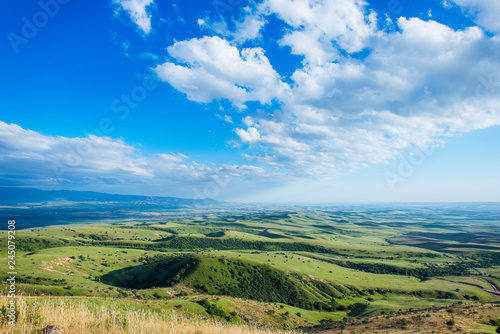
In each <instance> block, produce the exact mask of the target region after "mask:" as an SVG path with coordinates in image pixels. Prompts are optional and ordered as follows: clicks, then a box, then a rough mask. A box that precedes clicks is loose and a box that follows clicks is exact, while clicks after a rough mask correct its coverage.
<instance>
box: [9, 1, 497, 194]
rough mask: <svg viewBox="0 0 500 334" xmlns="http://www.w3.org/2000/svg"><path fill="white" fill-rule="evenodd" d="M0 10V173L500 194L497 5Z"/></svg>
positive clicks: (51, 179)
mask: <svg viewBox="0 0 500 334" xmlns="http://www.w3.org/2000/svg"><path fill="white" fill-rule="evenodd" d="M0 6H2V7H3V8H2V13H4V15H3V18H2V20H1V21H0V29H1V33H2V36H4V37H3V38H1V39H0V73H1V74H2V79H3V80H1V81H0V92H1V99H0V184H3V185H11V186H31V187H37V188H43V189H73V190H95V191H104V192H113V193H127V194H146V195H148V194H149V195H165V196H181V197H212V198H216V199H218V200H234V201H267V202H274V201H280V202H352V201H363V202H372V201H499V200H500V192H499V191H498V190H497V189H499V187H500V177H499V176H498V173H497V171H496V170H497V169H498V166H499V165H500V154H499V153H500V152H499V148H498V142H499V139H500V128H499V126H498V125H499V124H500V107H499V106H500V94H499V90H500V76H499V75H498V73H500V38H499V33H500V23H499V22H498V20H497V18H498V15H500V3H496V2H492V1H488V0H445V1H442V0H429V1H416V0H413V1H402V0H401V1H397V0H386V1H361V0H344V1H333V0H332V1H321V0H295V1H292V0H262V1H243V0H241V1H238V0H231V1H228V0H217V1H194V0H193V1H160V0H114V1H94V2H82V1H71V0H70V1H68V0H59V1H57V0H47V1H44V0H41V1H23V2H15V3H2V4H1V5H0Z"/></svg>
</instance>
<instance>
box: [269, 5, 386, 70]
mask: <svg viewBox="0 0 500 334" xmlns="http://www.w3.org/2000/svg"><path fill="white" fill-rule="evenodd" d="M365 6H366V3H365V1H362V0H348V1H345V0H344V1H339V0H332V1H317V0H265V1H264V2H263V3H262V5H261V6H260V10H261V11H262V12H264V13H266V14H267V15H273V14H275V15H277V16H278V17H279V18H280V19H282V20H283V21H284V22H286V23H287V24H288V25H290V26H291V27H292V28H293V29H292V31H290V32H289V33H287V34H286V35H285V36H284V37H283V39H282V40H281V41H280V43H281V45H286V46H289V47H290V48H291V49H292V53H293V54H297V55H303V56H305V60H306V61H308V62H310V63H323V62H326V61H333V60H335V59H337V58H338V57H339V51H338V50H337V48H336V47H338V48H340V49H342V50H345V51H346V52H348V53H354V52H358V51H361V50H363V49H364V48H365V47H366V42H367V40H368V38H369V37H370V36H371V35H372V34H373V33H374V30H375V28H376V16H375V13H371V12H370V13H365Z"/></svg>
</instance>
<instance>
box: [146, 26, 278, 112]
mask: <svg viewBox="0 0 500 334" xmlns="http://www.w3.org/2000/svg"><path fill="white" fill-rule="evenodd" d="M167 50H168V53H169V54H170V56H172V57H173V58H174V59H175V60H177V62H178V63H180V64H181V65H177V64H175V63H173V62H166V63H164V64H161V65H158V66H157V67H156V68H155V71H156V73H157V74H158V76H159V77H160V79H162V80H164V81H167V82H168V83H170V84H171V85H172V86H174V87H175V88H176V89H177V90H179V91H181V92H183V93H185V94H187V96H188V98H189V99H190V100H193V101H197V102H211V101H213V100H215V99H223V98H225V99H228V100H230V101H231V102H232V103H233V104H234V105H236V106H237V107H239V108H241V109H243V108H245V106H244V103H245V102H248V101H259V102H261V103H263V104H267V103H270V102H271V101H272V100H273V99H275V98H277V97H280V96H282V95H283V94H285V92H286V91H287V89H288V86H287V85H286V84H284V83H282V82H281V79H280V77H279V75H278V73H276V71H275V70H274V69H273V67H272V66H271V64H270V63H269V60H268V59H267V57H266V56H265V55H264V50H263V49H261V48H246V49H243V50H241V51H239V50H238V49H237V48H236V47H235V46H232V45H231V44H229V42H227V41H226V40H223V39H221V38H219V37H216V36H214V37H203V38H200V39H196V38H194V39H191V40H188V41H182V42H177V43H175V44H174V45H173V46H170V47H169V48H168V49H167Z"/></svg>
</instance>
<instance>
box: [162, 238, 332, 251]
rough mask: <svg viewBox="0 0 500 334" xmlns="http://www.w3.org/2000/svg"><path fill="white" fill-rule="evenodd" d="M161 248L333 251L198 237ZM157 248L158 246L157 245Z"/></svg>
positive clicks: (296, 244) (290, 244)
mask: <svg viewBox="0 0 500 334" xmlns="http://www.w3.org/2000/svg"><path fill="white" fill-rule="evenodd" d="M160 245H161V247H164V248H171V249H207V248H211V249H219V250H234V249H246V250H261V251H295V252H313V253H331V252H332V251H333V250H331V249H328V248H326V247H323V246H317V245H310V244H306V243H298V242H293V243H292V242H267V241H257V240H255V241H251V240H241V239H235V238H228V239H215V238H198V237H176V238H174V239H172V240H170V241H168V242H165V243H163V244H160ZM157 246H158V245H157Z"/></svg>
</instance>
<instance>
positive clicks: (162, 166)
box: [0, 122, 284, 197]
mask: <svg viewBox="0 0 500 334" xmlns="http://www.w3.org/2000/svg"><path fill="white" fill-rule="evenodd" d="M0 163H1V165H2V169H1V173H0V181H1V183H2V184H5V185H35V186H46V187H51V186H65V187H70V188H71V187H75V188H77V189H85V186H90V187H91V188H89V189H94V190H95V189H99V188H100V187H101V186H104V185H107V184H108V185H109V184H134V185H137V184H142V185H144V186H148V187H149V188H148V187H147V188H148V189H150V188H151V187H173V186H175V185H178V184H182V186H183V187H184V188H187V189H190V188H189V187H186V185H189V184H192V185H193V187H194V185H200V184H201V185H203V184H210V183H214V182H218V183H216V184H219V183H221V182H222V181H220V180H224V182H226V183H227V182H228V179H230V178H233V180H234V179H247V180H252V182H268V181H271V180H274V179H279V178H283V177H284V175H282V174H277V173H274V174H272V173H268V172H266V171H265V170H264V169H263V168H261V167H257V166H252V165H249V164H237V163H227V164H222V165H219V166H215V165H204V164H199V163H196V162H194V161H189V158H188V157H187V156H186V155H183V154H181V153H168V154H164V153H162V154H156V155H152V156H147V157H146V156H143V155H142V154H141V152H140V151H139V150H138V149H136V148H135V147H133V146H131V145H129V144H127V143H125V142H124V141H123V140H120V139H112V138H110V137H98V136H94V135H89V136H88V137H85V138H68V137H53V136H46V135H43V134H40V133H38V132H35V131H31V130H26V129H23V128H21V127H19V126H18V125H16V124H6V123H4V122H0ZM168 189H169V193H172V194H181V195H184V196H189V197H193V196H195V195H196V194H194V193H189V191H187V192H184V193H182V192H181V193H179V192H178V190H179V189H174V188H168ZM202 195H204V194H202ZM207 195H209V194H207ZM200 197H207V196H200Z"/></svg>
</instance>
